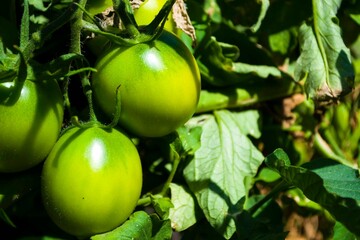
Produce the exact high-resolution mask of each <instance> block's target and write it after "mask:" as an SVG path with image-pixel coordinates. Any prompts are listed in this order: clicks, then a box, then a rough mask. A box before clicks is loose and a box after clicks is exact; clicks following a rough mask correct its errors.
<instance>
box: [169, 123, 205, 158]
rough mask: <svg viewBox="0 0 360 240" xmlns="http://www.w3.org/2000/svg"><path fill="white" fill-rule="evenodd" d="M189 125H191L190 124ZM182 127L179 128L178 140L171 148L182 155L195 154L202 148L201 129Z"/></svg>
mask: <svg viewBox="0 0 360 240" xmlns="http://www.w3.org/2000/svg"><path fill="white" fill-rule="evenodd" d="M188 125H189V124H188ZM188 125H187V126H182V127H180V128H178V129H177V130H176V131H177V134H178V138H176V139H175V141H174V142H173V143H171V148H172V149H173V150H174V151H176V152H177V153H179V154H180V155H181V154H185V155H188V154H194V152H195V151H196V150H197V149H198V148H199V147H200V144H201V143H200V136H201V128H200V127H197V126H188Z"/></svg>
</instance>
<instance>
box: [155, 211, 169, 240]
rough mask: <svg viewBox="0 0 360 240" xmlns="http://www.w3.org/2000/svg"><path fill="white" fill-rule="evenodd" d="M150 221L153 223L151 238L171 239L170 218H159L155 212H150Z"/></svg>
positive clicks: (159, 239) (158, 239) (157, 239)
mask: <svg viewBox="0 0 360 240" xmlns="http://www.w3.org/2000/svg"><path fill="white" fill-rule="evenodd" d="M150 217H151V221H152V224H153V229H152V237H151V239H152V240H167V239H169V240H170V239H171V236H172V229H171V222H170V220H168V219H167V220H161V219H159V217H158V216H157V215H156V214H151V215H150Z"/></svg>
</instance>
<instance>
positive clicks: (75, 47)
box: [70, 0, 97, 122]
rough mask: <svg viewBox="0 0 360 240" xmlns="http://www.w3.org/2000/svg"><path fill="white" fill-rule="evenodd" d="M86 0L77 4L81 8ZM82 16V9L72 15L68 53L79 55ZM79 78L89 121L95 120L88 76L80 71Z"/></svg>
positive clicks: (78, 64)
mask: <svg viewBox="0 0 360 240" xmlns="http://www.w3.org/2000/svg"><path fill="white" fill-rule="evenodd" d="M86 2H87V0H79V2H78V5H79V6H81V7H82V8H84V7H85V5H86ZM82 18H83V11H78V12H77V13H76V15H75V17H74V19H73V20H72V21H71V45H70V53H76V54H79V55H81V31H82V27H83V23H82ZM75 66H76V67H77V68H80V67H83V66H84V61H83V59H80V60H78V61H75ZM79 75H80V80H81V85H82V87H83V92H84V94H85V96H86V99H87V102H88V105H89V115H90V121H91V122H97V118H96V115H95V111H94V107H93V101H92V89H91V84H90V81H89V77H88V75H87V74H86V73H84V72H80V73H79Z"/></svg>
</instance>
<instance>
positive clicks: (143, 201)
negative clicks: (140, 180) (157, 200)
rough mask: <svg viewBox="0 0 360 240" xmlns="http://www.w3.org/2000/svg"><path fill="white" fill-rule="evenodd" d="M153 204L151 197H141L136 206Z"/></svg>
mask: <svg viewBox="0 0 360 240" xmlns="http://www.w3.org/2000/svg"><path fill="white" fill-rule="evenodd" d="M150 204H151V197H144V198H140V199H139V200H138V202H137V204H136V206H147V205H150Z"/></svg>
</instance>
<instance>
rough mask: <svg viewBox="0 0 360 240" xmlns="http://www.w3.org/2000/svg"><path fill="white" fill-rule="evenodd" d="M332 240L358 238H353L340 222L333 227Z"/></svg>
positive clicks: (352, 239) (355, 237) (356, 239)
mask: <svg viewBox="0 0 360 240" xmlns="http://www.w3.org/2000/svg"><path fill="white" fill-rule="evenodd" d="M333 239H334V240H337V239H341V240H358V239H360V238H359V237H357V236H355V235H354V234H352V233H351V232H349V230H347V229H346V228H345V227H344V225H342V224H341V223H340V222H336V223H335V226H334V236H333Z"/></svg>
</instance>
